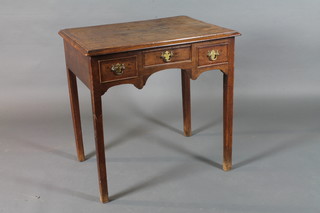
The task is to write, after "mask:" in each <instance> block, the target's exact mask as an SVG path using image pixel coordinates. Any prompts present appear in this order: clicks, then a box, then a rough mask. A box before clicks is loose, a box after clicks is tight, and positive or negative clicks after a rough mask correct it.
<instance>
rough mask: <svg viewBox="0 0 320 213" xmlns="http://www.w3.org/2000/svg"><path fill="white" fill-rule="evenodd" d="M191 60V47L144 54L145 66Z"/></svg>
mask: <svg viewBox="0 0 320 213" xmlns="http://www.w3.org/2000/svg"><path fill="white" fill-rule="evenodd" d="M189 60H191V46H190V45H185V46H178V47H169V48H161V49H159V48H157V49H153V50H147V51H144V52H143V65H144V66H155V65H165V64H173V63H177V62H183V61H189Z"/></svg>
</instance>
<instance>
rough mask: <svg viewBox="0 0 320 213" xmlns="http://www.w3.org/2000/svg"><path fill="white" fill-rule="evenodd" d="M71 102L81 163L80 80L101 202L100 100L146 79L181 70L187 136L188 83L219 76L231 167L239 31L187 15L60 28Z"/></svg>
mask: <svg viewBox="0 0 320 213" xmlns="http://www.w3.org/2000/svg"><path fill="white" fill-rule="evenodd" d="M59 34H60V35H61V36H62V37H63V39H64V48H65V58H66V67H67V76H68V84H69V94H70V104H71V112H72V118H73V126H74V134H75V139H76V147H77V154H78V159H79V161H84V160H85V155H84V149H83V141H82V131H81V123H80V112H79V101H78V91H77V81H76V77H78V78H79V79H80V80H81V81H82V82H83V83H84V84H85V85H86V86H87V87H88V88H89V89H90V92H91V102H92V113H93V124H94V133H95V145H96V156H97V165H98V178H99V188H100V200H101V202H108V201H109V197H108V186H107V174H106V164H105V147H104V139H103V122H102V104H101V96H102V95H103V94H104V93H105V92H106V91H107V90H108V89H109V88H110V87H113V86H116V85H120V84H133V85H134V86H135V87H137V88H139V89H141V88H143V86H144V85H145V83H146V81H147V79H148V78H149V76H150V75H151V74H153V73H155V72H158V71H160V70H164V69H169V68H179V69H181V79H182V99H183V100H182V106H183V121H184V134H185V135H186V136H191V108H190V79H193V80H195V79H197V77H198V76H199V75H200V74H201V73H203V72H205V71H208V70H221V71H222V73H223V169H224V170H225V171H227V170H230V169H231V166H232V119H233V76H234V75H233V73H234V40H235V39H234V38H235V36H238V35H240V33H238V32H236V31H234V30H230V29H226V28H222V27H219V26H216V25H212V24H208V23H205V22H202V21H199V20H195V19H192V18H190V17H187V16H177V17H169V18H161V19H154V20H147V21H137V22H129V23H121V24H109V25H101V26H92V27H81V28H72V29H64V30H61V31H60V32H59Z"/></svg>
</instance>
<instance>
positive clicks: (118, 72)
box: [111, 63, 126, 75]
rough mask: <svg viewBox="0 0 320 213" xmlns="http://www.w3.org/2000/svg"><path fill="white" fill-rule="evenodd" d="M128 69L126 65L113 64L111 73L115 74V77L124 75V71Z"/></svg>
mask: <svg viewBox="0 0 320 213" xmlns="http://www.w3.org/2000/svg"><path fill="white" fill-rule="evenodd" d="M125 69H126V67H125V66H124V64H120V63H117V64H112V67H111V71H112V72H113V73H114V74H115V75H122V74H123V71H124V70H125Z"/></svg>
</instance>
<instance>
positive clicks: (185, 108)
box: [181, 70, 192, 136]
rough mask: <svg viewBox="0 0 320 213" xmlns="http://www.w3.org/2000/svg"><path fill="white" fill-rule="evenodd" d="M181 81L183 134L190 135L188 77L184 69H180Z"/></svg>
mask: <svg viewBox="0 0 320 213" xmlns="http://www.w3.org/2000/svg"><path fill="white" fill-rule="evenodd" d="M181 82H182V108H183V130H184V135H185V136H191V134H192V132H191V103H190V102H191V101H190V77H189V76H188V74H187V71H186V70H181Z"/></svg>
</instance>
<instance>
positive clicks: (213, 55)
mask: <svg viewBox="0 0 320 213" xmlns="http://www.w3.org/2000/svg"><path fill="white" fill-rule="evenodd" d="M218 55H220V54H219V51H218V50H217V51H215V50H211V51H210V50H209V51H208V54H207V56H208V57H209V59H210V60H211V61H215V60H217V58H218Z"/></svg>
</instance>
